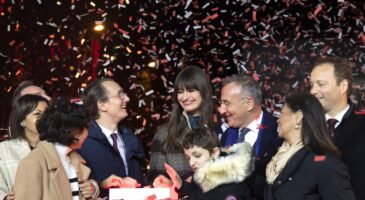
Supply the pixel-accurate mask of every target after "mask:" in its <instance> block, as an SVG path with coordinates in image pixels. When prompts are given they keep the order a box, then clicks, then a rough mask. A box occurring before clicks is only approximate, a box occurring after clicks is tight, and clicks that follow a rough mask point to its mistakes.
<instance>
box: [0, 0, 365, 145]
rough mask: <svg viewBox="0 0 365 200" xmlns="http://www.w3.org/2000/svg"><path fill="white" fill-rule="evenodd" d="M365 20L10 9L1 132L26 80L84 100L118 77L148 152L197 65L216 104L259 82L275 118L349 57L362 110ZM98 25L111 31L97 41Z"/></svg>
mask: <svg viewBox="0 0 365 200" xmlns="http://www.w3.org/2000/svg"><path fill="white" fill-rule="evenodd" d="M364 12H365V4H364V3H363V2H362V1H342V0H337V1H332V0H331V1H317V0H287V1H280V0H266V1H254V0H252V1H249V0H248V1H247V0H210V1H207V0H199V1H197V0H192V1H189V0H188V1H185V0H180V1H173V0H166V1H161V0H149V1H146V0H143V1H139V0H137V1H133V0H129V1H124V0H119V1H107V0H105V1H90V0H87V1H86V0H85V1H82V0H79V1H78V0H67V1H53V0H47V1H46V0H0V86H1V87H0V109H1V114H0V127H2V128H6V127H7V120H8V115H9V112H10V99H11V96H12V93H13V91H14V88H16V87H17V85H18V84H19V83H20V82H21V81H23V80H33V81H34V82H35V83H36V84H37V85H40V86H41V87H43V88H44V89H45V90H46V91H47V93H48V94H49V95H51V96H53V97H55V96H60V95H64V96H69V97H78V94H80V92H82V90H83V88H85V86H86V85H87V84H88V83H89V82H90V81H92V80H93V79H95V78H99V77H111V78H113V79H114V80H116V81H117V82H119V83H120V84H121V86H122V87H123V88H124V89H125V90H126V91H127V93H128V95H129V97H130V98H131V102H130V103H129V113H130V115H129V117H128V119H127V120H124V121H123V123H125V124H126V125H127V126H129V127H131V128H132V129H134V130H135V131H136V133H138V134H139V136H140V138H141V139H142V141H143V143H144V145H145V147H146V149H148V146H149V144H150V141H151V138H152V137H153V134H154V131H155V129H156V127H157V126H158V125H160V124H161V123H163V122H165V121H166V120H167V118H168V112H169V110H170V107H171V94H172V88H173V82H174V79H175V76H176V74H177V73H178V72H179V71H180V70H181V68H182V67H184V66H186V65H187V64H190V63H198V64H199V65H200V66H201V67H203V68H204V69H205V71H206V72H207V73H208V74H209V76H210V78H211V81H212V85H213V88H214V90H215V94H216V96H215V98H219V96H218V95H219V87H220V80H221V79H222V78H224V77H225V76H227V75H231V74H233V73H246V74H249V75H252V76H253V77H254V78H255V79H256V80H257V81H259V82H260V84H261V85H262V88H263V90H264V95H263V97H264V100H263V103H264V105H265V106H266V108H267V109H268V110H269V111H272V112H274V111H279V110H280V105H281V103H282V101H283V98H284V96H285V95H288V94H290V93H291V92H294V91H298V90H306V89H308V74H309V72H310V70H311V66H312V64H313V62H314V60H315V59H316V58H318V57H320V56H322V57H324V56H341V57H345V58H348V59H349V60H351V61H353V62H354V63H355V64H356V67H354V68H353V73H354V77H355V78H356V83H357V84H356V87H357V91H356V95H357V96H359V97H360V99H359V100H358V102H361V94H362V95H363V93H361V92H363V89H364V87H365V83H364V81H365V78H364V74H365V24H364V23H365V19H364ZM96 23H103V25H104V26H105V29H104V30H103V31H101V32H96V31H94V30H93V27H94V25H95V24H96ZM152 61H154V62H157V63H158V65H157V67H155V68H151V67H148V66H147V65H148V63H150V62H152ZM362 101H364V97H362ZM216 120H217V121H219V120H220V119H219V116H216Z"/></svg>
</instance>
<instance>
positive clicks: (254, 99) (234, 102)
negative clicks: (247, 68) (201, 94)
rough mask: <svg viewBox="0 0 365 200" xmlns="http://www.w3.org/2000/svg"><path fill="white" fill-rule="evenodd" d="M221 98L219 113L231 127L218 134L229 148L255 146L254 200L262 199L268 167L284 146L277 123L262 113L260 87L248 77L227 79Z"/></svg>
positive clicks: (252, 183) (252, 182)
mask: <svg viewBox="0 0 365 200" xmlns="http://www.w3.org/2000/svg"><path fill="white" fill-rule="evenodd" d="M220 99H221V102H220V107H219V112H220V113H221V114H222V115H223V116H224V117H225V119H226V122H227V124H228V127H229V128H228V129H227V130H226V131H223V130H222V131H221V135H220V133H219V130H218V131H217V132H218V136H219V137H220V141H221V145H222V146H223V147H227V146H230V145H232V144H234V143H237V142H243V141H244V142H247V143H249V144H250V145H251V146H252V147H253V152H254V154H255V157H256V161H255V172H254V175H253V176H252V180H250V181H249V182H251V186H252V189H253V192H254V196H255V199H262V198H263V195H262V194H263V189H264V185H265V182H266V176H265V170H266V165H267V163H268V162H269V161H270V160H271V157H272V156H273V155H275V153H276V151H277V149H278V148H279V146H280V145H281V143H282V141H281V139H279V138H278V135H277V123H276V121H275V119H274V118H273V116H272V115H270V114H269V113H268V112H266V111H264V110H262V108H261V99H262V92H261V88H260V86H259V85H258V83H256V82H255V81H254V80H253V79H252V78H251V77H249V76H245V75H233V76H231V77H228V78H226V79H224V80H223V88H222V90H221V98H220ZM249 184H250V183H249Z"/></svg>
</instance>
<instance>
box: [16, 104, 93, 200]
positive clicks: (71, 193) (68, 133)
mask: <svg viewBox="0 0 365 200" xmlns="http://www.w3.org/2000/svg"><path fill="white" fill-rule="evenodd" d="M87 128H88V118H87V116H86V112H85V111H84V109H83V107H82V106H80V105H77V104H74V103H71V102H70V101H69V100H68V99H64V98H58V99H55V100H53V101H52V102H51V104H50V106H49V108H48V109H47V110H46V111H45V112H44V113H43V115H42V116H41V118H40V119H39V120H38V121H37V129H38V131H39V133H40V139H41V142H40V143H39V144H38V145H37V148H36V149H34V150H33V151H32V152H31V153H30V154H29V155H28V156H27V157H25V158H24V159H23V160H22V161H21V162H20V163H19V166H18V169H17V173H16V176H15V184H14V191H15V196H16V199H17V200H22V199H27V200H28V199H37V200H39V199H52V200H57V199H88V198H96V197H97V195H98V186H97V183H96V182H95V181H92V180H88V176H89V174H90V169H89V168H87V167H86V166H85V165H83V164H82V163H83V162H84V160H83V159H82V158H81V157H80V155H79V154H77V152H76V151H75V150H77V149H79V148H80V147H81V145H82V143H83V142H84V140H85V139H86V137H87V135H88V129H87ZM29 183H31V184H29Z"/></svg>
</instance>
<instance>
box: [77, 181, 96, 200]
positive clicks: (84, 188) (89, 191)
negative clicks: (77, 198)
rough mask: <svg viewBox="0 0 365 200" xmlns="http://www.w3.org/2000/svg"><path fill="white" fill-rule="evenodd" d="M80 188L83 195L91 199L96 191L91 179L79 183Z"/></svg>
mask: <svg viewBox="0 0 365 200" xmlns="http://www.w3.org/2000/svg"><path fill="white" fill-rule="evenodd" d="M79 189H80V192H81V195H82V196H83V197H84V198H85V199H89V198H91V197H92V196H93V194H94V192H95V188H94V185H93V184H91V183H90V182H89V181H85V182H82V183H80V184H79Z"/></svg>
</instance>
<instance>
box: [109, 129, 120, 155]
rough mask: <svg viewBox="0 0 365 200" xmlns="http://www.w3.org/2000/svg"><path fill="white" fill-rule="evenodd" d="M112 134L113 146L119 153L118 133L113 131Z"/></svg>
mask: <svg viewBox="0 0 365 200" xmlns="http://www.w3.org/2000/svg"><path fill="white" fill-rule="evenodd" d="M110 136H111V137H112V139H113V148H114V150H115V151H116V152H118V153H119V149H118V136H117V134H116V133H112V134H111V135H110Z"/></svg>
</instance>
